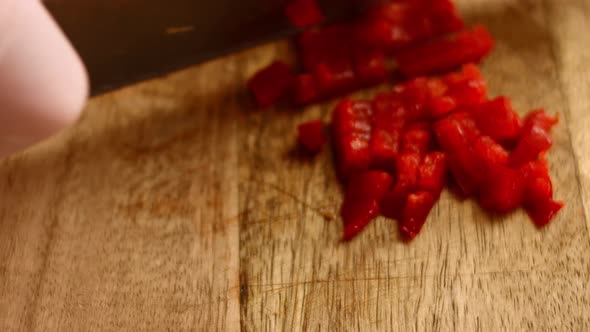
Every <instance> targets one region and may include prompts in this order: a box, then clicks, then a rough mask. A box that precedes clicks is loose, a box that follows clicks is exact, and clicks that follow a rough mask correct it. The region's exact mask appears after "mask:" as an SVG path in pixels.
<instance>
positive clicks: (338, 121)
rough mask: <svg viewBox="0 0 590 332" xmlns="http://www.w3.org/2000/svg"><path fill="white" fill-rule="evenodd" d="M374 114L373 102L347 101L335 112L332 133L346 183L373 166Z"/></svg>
mask: <svg viewBox="0 0 590 332" xmlns="http://www.w3.org/2000/svg"><path fill="white" fill-rule="evenodd" d="M372 116H373V110H372V108H371V104H370V103H369V102H355V101H352V100H350V99H345V100H343V101H342V102H340V104H338V106H337V107H336V109H335V110H334V114H333V119H332V129H333V132H334V148H335V150H336V156H337V159H338V161H337V165H338V168H339V175H340V177H341V178H342V179H343V180H345V179H347V178H348V177H349V176H350V175H352V174H353V173H356V172H363V171H366V170H367V169H368V168H369V166H370V164H371V150H370V146H369V141H370V139H371V131H372V128H371V125H372V124H371V123H372Z"/></svg>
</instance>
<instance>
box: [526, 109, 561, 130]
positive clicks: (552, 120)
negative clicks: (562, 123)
mask: <svg viewBox="0 0 590 332" xmlns="http://www.w3.org/2000/svg"><path fill="white" fill-rule="evenodd" d="M558 122H559V120H558V119H557V117H553V116H549V115H547V113H545V110H542V109H540V110H535V111H532V112H530V113H529V114H528V115H527V116H526V118H525V120H524V123H525V126H524V128H523V131H526V130H527V129H528V127H531V126H538V127H540V128H543V130H545V131H546V132H550V131H551V128H553V126H555V125H556V124H557V123H558Z"/></svg>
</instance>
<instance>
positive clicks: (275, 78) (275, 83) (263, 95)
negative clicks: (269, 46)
mask: <svg viewBox="0 0 590 332" xmlns="http://www.w3.org/2000/svg"><path fill="white" fill-rule="evenodd" d="M293 80H294V75H293V72H292V71H291V67H290V66H289V65H287V64H286V63H284V62H281V61H275V62H273V63H272V64H270V65H269V66H268V67H266V68H263V69H261V70H260V71H258V72H257V73H256V74H255V75H254V76H253V77H252V78H251V79H250V81H248V88H249V89H250V91H251V92H252V94H253V95H254V98H255V99H256V102H257V103H258V106H260V107H268V106H271V105H273V104H274V103H275V102H277V101H278V100H279V99H280V98H281V97H283V96H285V95H286V94H287V92H288V91H289V89H290V88H291V85H292V83H293Z"/></svg>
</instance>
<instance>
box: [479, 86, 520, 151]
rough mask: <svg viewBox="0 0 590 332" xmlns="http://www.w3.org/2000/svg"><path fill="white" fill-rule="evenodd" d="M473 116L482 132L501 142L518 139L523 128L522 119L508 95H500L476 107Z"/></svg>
mask: <svg viewBox="0 0 590 332" xmlns="http://www.w3.org/2000/svg"><path fill="white" fill-rule="evenodd" d="M473 116H474V118H475V120H476V122H477V126H478V127H479V129H480V130H481V132H482V133H483V134H485V135H488V136H490V137H491V138H492V139H493V140H495V141H497V142H500V143H506V144H509V145H510V143H513V142H515V141H516V140H517V139H518V136H519V134H520V132H521V130H522V120H521V119H520V117H519V116H518V114H517V113H516V112H514V110H513V108H512V105H511V103H510V100H509V99H508V98H506V97H498V98H496V99H493V100H490V101H488V102H486V103H483V104H481V105H479V106H478V107H475V108H474V111H473Z"/></svg>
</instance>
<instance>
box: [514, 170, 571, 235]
mask: <svg viewBox="0 0 590 332" xmlns="http://www.w3.org/2000/svg"><path fill="white" fill-rule="evenodd" d="M521 174H522V176H523V178H524V179H525V181H526V187H525V195H524V204H523V205H524V208H525V210H526V211H527V213H528V215H529V217H530V218H531V219H532V220H533V222H534V223H535V224H536V225H537V226H539V227H543V226H545V225H547V224H548V223H549V222H550V221H551V219H552V218H553V217H554V216H555V214H557V212H559V210H561V208H562V207H563V206H564V203H563V202H557V201H555V200H554V199H553V185H552V184H551V178H550V176H549V169H548V168H547V163H546V161H545V160H543V159H541V160H536V161H532V162H528V163H526V164H524V165H522V166H521Z"/></svg>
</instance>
